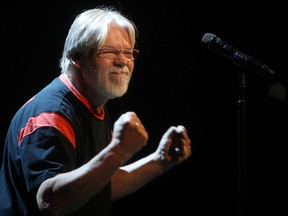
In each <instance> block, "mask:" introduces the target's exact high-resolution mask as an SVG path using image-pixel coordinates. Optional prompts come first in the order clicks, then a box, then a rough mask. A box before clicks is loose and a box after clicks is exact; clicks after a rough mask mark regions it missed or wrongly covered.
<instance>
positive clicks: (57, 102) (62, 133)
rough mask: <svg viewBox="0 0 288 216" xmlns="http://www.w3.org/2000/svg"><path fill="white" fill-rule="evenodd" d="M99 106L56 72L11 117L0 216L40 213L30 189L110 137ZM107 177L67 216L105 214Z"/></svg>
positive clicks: (93, 152)
mask: <svg viewBox="0 0 288 216" xmlns="http://www.w3.org/2000/svg"><path fill="white" fill-rule="evenodd" d="M111 135H112V127H111V125H110V121H109V117H108V113H107V110H106V108H105V106H104V107H103V109H102V111H101V112H100V113H99V112H97V111H96V109H95V108H94V107H93V106H92V105H91V104H90V103H89V102H88V101H87V100H86V99H85V98H84V97H83V96H82V95H81V94H80V93H79V92H78V91H77V90H76V89H75V88H74V87H73V86H72V85H71V84H70V83H69V82H68V79H67V78H66V76H65V75H63V74H61V75H60V76H59V77H57V78H55V79H54V80H53V81H52V82H51V83H50V84H48V85H47V86H46V87H45V88H43V89H42V90H41V91H40V92H39V93H37V94H36V95H35V96H34V97H33V98H31V99H30V100H29V101H28V102H27V103H26V104H24V105H23V106H22V107H21V108H20V109H19V110H18V111H17V113H16V114H15V116H14V117H13V119H12V121H11V124H10V126H9V129H8V132H7V137H6V140H5V146H4V152H3V163H2V167H1V172H0V183H1V186H0V215H1V216H8V215H9V216H11V215H21V216H24V215H25V216H26V215H27V216H28V215H33V216H36V215H40V212H39V210H38V207H37V203H36V193H37V190H38V187H39V186H40V184H41V183H42V182H43V181H45V180H46V179H48V178H51V177H54V176H56V175H57V174H60V173H65V172H69V171H71V170H74V169H76V168H78V167H80V166H81V165H83V164H85V163H87V162H88V161H89V160H90V159H91V158H92V157H94V156H95V155H96V154H97V153H98V152H99V151H101V150H102V149H103V148H105V147H106V146H107V145H108V144H109V143H110V141H111ZM110 205H111V188H110V182H109V183H108V184H107V185H106V187H104V188H103V190H102V191H100V192H99V193H98V194H97V195H95V197H94V198H93V199H92V200H91V201H90V202H89V203H87V204H86V205H85V206H83V207H82V208H81V209H79V210H78V211H77V212H75V213H73V214H71V215H82V216H84V215H85V216H87V215H101V216H103V215H110V213H111V206H110Z"/></svg>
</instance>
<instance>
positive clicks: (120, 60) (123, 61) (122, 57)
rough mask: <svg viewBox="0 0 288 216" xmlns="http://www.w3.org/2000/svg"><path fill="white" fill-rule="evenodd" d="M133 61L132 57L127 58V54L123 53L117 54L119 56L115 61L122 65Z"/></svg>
mask: <svg viewBox="0 0 288 216" xmlns="http://www.w3.org/2000/svg"><path fill="white" fill-rule="evenodd" d="M129 62H132V60H131V59H128V58H126V56H125V55H124V54H123V53H119V54H118V55H117V58H115V59H114V63H115V64H116V65H122V66H125V65H126V64H127V63H129Z"/></svg>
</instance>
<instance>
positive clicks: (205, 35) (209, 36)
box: [202, 33, 216, 45]
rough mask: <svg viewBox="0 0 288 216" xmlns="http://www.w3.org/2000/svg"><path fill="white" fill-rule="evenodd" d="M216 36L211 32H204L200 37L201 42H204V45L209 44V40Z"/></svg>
mask: <svg viewBox="0 0 288 216" xmlns="http://www.w3.org/2000/svg"><path fill="white" fill-rule="evenodd" d="M215 37H216V35H214V34H211V33H206V34H204V35H203V37H202V43H203V44H206V45H209V44H210V42H211V41H212V40H213V39H214V38H215Z"/></svg>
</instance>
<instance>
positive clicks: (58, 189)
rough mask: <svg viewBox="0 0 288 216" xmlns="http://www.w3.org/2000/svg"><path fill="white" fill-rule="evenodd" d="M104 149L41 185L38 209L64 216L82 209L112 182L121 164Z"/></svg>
mask: <svg viewBox="0 0 288 216" xmlns="http://www.w3.org/2000/svg"><path fill="white" fill-rule="evenodd" d="M114 152H115V151H111V150H110V149H108V148H106V149H105V150H104V151H102V152H100V153H99V154H98V155H97V156H95V157H94V158H93V159H92V160H91V161H89V162H88V163H87V164H85V165H83V166H82V167H80V168H78V169H76V170H73V171H71V172H68V173H63V174H59V175H57V176H55V177H54V178H51V179H48V180H46V181H45V182H43V183H42V184H41V186H40V188H39V190H38V193H37V202H38V206H39V208H40V209H41V211H43V212H44V213H45V214H46V213H47V215H66V214H68V213H71V212H73V211H74V210H76V209H78V208H80V207H81V206H83V205H84V204H85V203H86V202H87V201H88V200H90V199H91V198H92V197H93V196H94V195H95V194H97V192H99V191H100V190H101V189H102V188H103V187H104V186H105V185H106V184H107V183H108V182H109V180H110V179H111V176H112V175H113V174H114V173H115V171H116V170H117V169H118V167H119V166H121V165H122V163H123V161H121V160H120V158H119V155H116V153H114Z"/></svg>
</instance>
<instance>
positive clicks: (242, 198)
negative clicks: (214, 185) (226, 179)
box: [237, 70, 246, 216]
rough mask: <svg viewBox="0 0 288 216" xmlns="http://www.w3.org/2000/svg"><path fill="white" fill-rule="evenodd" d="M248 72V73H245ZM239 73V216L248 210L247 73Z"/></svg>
mask: <svg viewBox="0 0 288 216" xmlns="http://www.w3.org/2000/svg"><path fill="white" fill-rule="evenodd" d="M245 72H246V71H245ZM245 72H243V71H241V70H239V72H238V84H239V92H238V113H237V114H238V146H237V147H238V216H243V215H244V212H245V209H246V161H245V160H246V156H245V151H246V95H245V88H246V73H245Z"/></svg>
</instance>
